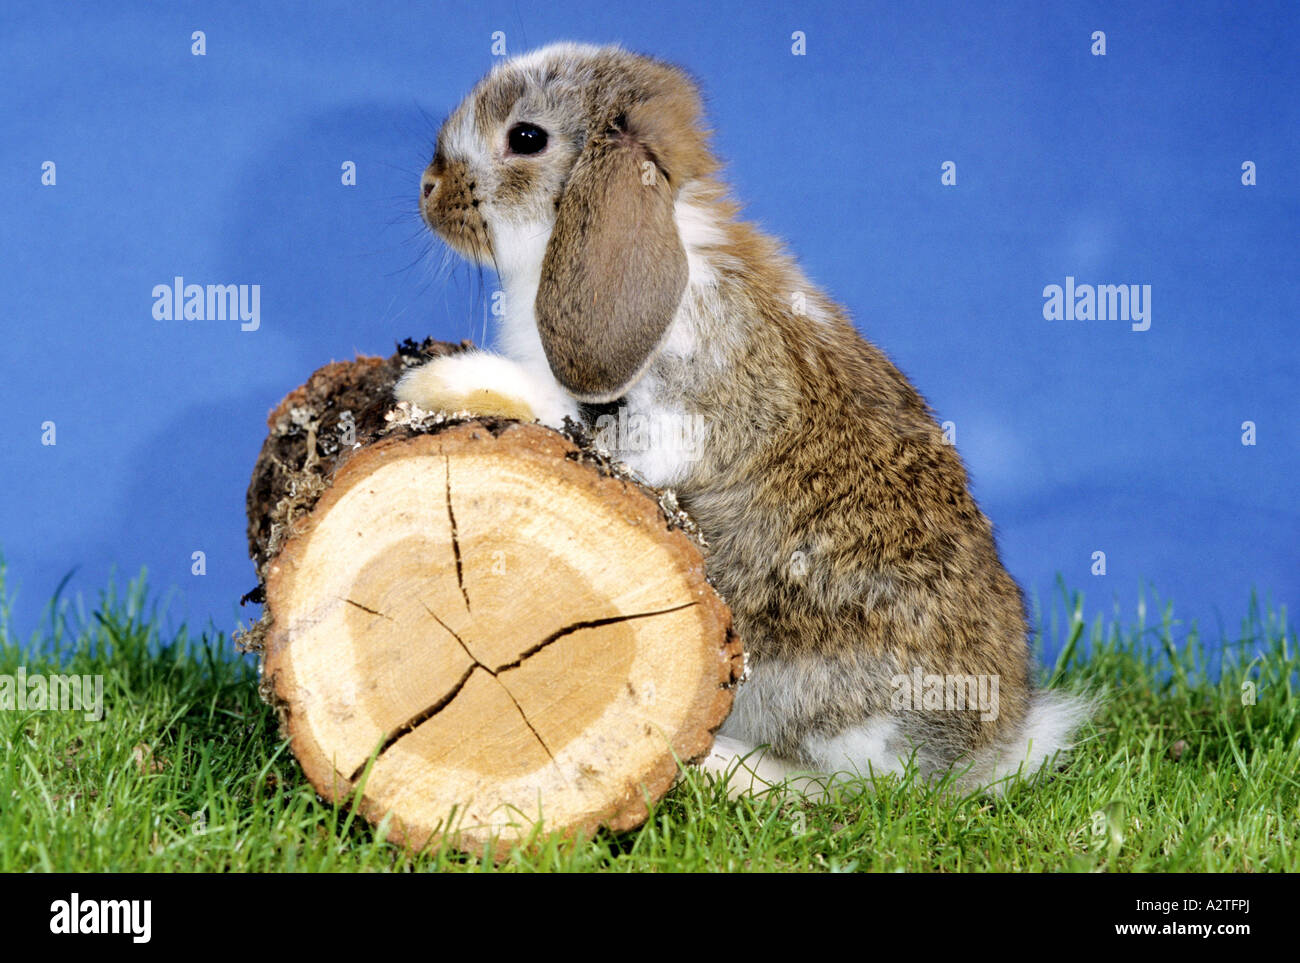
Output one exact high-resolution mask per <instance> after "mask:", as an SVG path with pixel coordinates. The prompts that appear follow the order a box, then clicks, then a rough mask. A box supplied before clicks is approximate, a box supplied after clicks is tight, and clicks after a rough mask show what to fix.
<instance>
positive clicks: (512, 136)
mask: <svg viewBox="0 0 1300 963" xmlns="http://www.w3.org/2000/svg"><path fill="white" fill-rule="evenodd" d="M506 141H507V143H509V144H510V151H511V153H514V154H536V153H537V152H538V151H541V150H543V149H545V147H546V131H544V130H542V129H541V128H540V127H538V126H537V125H536V124H515V126H513V127H511V128H510V133H508V134H507V135H506Z"/></svg>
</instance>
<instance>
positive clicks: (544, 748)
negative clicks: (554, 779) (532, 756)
mask: <svg viewBox="0 0 1300 963" xmlns="http://www.w3.org/2000/svg"><path fill="white" fill-rule="evenodd" d="M420 604H421V605H422V606H424V610H425V611H426V612H428V613H429V615H430V616H431V617H432V618H433V620H434V621H435V622H437V623H438V624H439V625H441V626H442V627H443V628H444V629H446V630H447V631H448V632H449V633H450V634H451V637H452V638H453V639H455V640H456V641H457V642H459V643H460V647H461V648H462V649H464V650H465V654H466V655H467V656H469V657H470V659H472V660H473V662H474V665H476V666H477V667H478V668H480V669H482V670H483V671H485V672H486V673H487V674H488V675H490V676H492V678H493V679H495V680H496V683H497V685H499V686H501V690H502V691H503V692H504V693H505V694H506V695H507V696H508V697H509V699H510V701H511V702H512V703H514V706H515V710H516V711H517V712H518V713H519V718H521V719H523V720H524V725H526V726H527V727H528V731H529V732H531V733H532V734H533V735H534V736H535V737H536V739H537V744H538V745H540V746H541V747H542V751H543V752H545V753H546V757H547V758H548V759H550V760H551V762H552V764H554V766H555V768H556V769H557V770H559V772H560V775H561V776H563V775H564V770H563V769H560V764H559V763H558V762H556V761H555V753H553V752H551V747H550V746H548V745H547V744H546V740H545V739H543V738H542V734H541V733H540V732H538V731H537V730H536V729H535V728H534V727H533V724H532V723H531V722H530V721H529V720H528V715H527V713H525V712H524V707H523V706H521V705H520V704H519V700H518V699H516V698H515V694H514V693H513V692H511V691H510V687H509V686H507V685H506V684H505V683H504V682H502V681H501V680H500V679H498V678H497V674H496V673H495V672H493V671H492V668H491V666H487V665H484V664H483V663H482V662H480V661H479V658H478V656H476V655H475V654H474V652H473V650H472V649H471V648H470V647H469V645H468V644H467V643H466V642H465V640H464V639H462V638H461V637H460V633H458V632H457V631H456V630H455V629H453V628H452V627H451V626H450V625H448V624H447V623H446V622H444V621H443V620H442V619H440V618H438V613H437V612H435V611H434V610H433V609H431V608H429V606H428V604H427V603H425V602H421V603H420Z"/></svg>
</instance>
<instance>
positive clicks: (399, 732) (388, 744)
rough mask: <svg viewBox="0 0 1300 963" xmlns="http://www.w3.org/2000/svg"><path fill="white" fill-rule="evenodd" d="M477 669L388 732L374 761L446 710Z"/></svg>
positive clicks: (357, 773) (362, 768)
mask: <svg viewBox="0 0 1300 963" xmlns="http://www.w3.org/2000/svg"><path fill="white" fill-rule="evenodd" d="M479 668H480V666H479V664H478V663H477V662H475V663H474V664H473V665H471V666H470V667H469V668H468V669H466V670H465V674H464V675H462V676H461V677H460V681H459V682H457V683H456V684H455V685H454V686H452V688H451V691H450V692H448V693H447V694H446V695H444V696H443V697H442V698H441V699H439V700H438V701H437V702H435V703H434V704H433V705H431V706H429V708H427V709H425V710H424V711H423V712H419V713H416V714H415V715H413V716H411V718H409V719H407V720H406V721H405V722H403V723H402V724H401V725H400V726H398V727H397V728H396V729H394V730H392V732H390V733H389V734H388V735H387V736H385V737H384V743H383V745H381V746H380V747H379V752H377V753H376V754H375V761H376V762H378V761H379V760H380V758H381V757H382V756H383V755H384V753H386V752H387V751H388V750H389V749H391V748H393V745H394V744H395V743H396V742H397V741H398V740H399V739H401V738H402V737H403V736H407V735H410V734H411V733H412V732H414V731H415V730H416V729H418V728H419V727H420V726H422V725H424V724H425V723H426V722H428V721H429V720H430V719H432V718H433V717H434V716H436V715H437V714H438V713H439V712H441V711H442V710H443V709H445V708H447V706H449V705H451V700H452V699H454V698H456V696H458V695H460V690H461V689H463V688H465V683H466V682H468V681H469V677H470V676H472V675H473V674H474V672H475V671H476V670H477V669H479ZM369 762H370V760H369V759H367V760H365V762H363V763H361V765H359V766H357V768H356V771H355V772H353V773H352V776H351V781H352V782H356V781H357V780H358V779H360V778H361V774H362V773H363V772H365V771H366V765H367V764H368V763H369Z"/></svg>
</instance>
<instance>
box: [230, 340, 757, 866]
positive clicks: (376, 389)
mask: <svg viewBox="0 0 1300 963" xmlns="http://www.w3.org/2000/svg"><path fill="white" fill-rule="evenodd" d="M454 350H459V348H457V347H454V346H451V345H445V344H439V343H436V342H426V343H425V344H424V345H418V346H417V345H412V344H410V343H408V344H407V345H405V346H404V348H403V350H402V351H399V353H398V354H397V355H394V356H393V357H392V358H389V359H386V360H385V359H378V358H358V359H357V360H356V361H354V362H348V363H336V364H332V365H328V366H326V367H325V368H322V369H321V370H320V371H317V372H316V373H315V374H314V375H313V376H312V377H311V379H309V380H308V382H307V383H306V384H305V385H303V386H302V387H301V388H299V389H297V390H296V391H294V392H292V393H290V395H289V396H288V397H286V398H285V400H284V401H283V402H282V403H281V404H280V406H279V407H278V408H276V410H275V411H274V412H272V414H271V416H270V419H269V421H268V427H269V434H268V437H267V440H266V443H265V445H264V446H263V450H262V454H261V456H260V457H259V459H258V463H257V467H256V469H255V470H254V473H253V479H252V483H251V484H250V487H249V494H248V515H249V544H250V551H251V554H252V556H253V558H254V560H255V562H256V563H257V566H258V572H259V577H260V580H261V588H262V590H263V592H264V601H265V605H266V609H265V611H264V614H263V619H262V621H261V623H259V625H258V626H257V627H256V628H255V630H254V632H253V633H252V640H253V641H252V642H251V643H250V647H253V648H257V649H260V651H261V652H262V654H263V693H264V695H265V696H266V697H267V698H268V699H269V700H271V701H272V702H273V703H274V704H275V705H277V707H279V708H280V710H281V713H282V720H283V722H284V726H285V728H286V731H287V733H288V736H289V738H290V740H291V745H292V748H293V751H294V753H295V755H296V756H297V758H298V760H299V762H300V763H301V765H302V768H303V771H304V772H305V773H306V775H307V777H308V779H309V780H310V781H311V782H312V784H313V785H314V786H315V787H316V789H317V791H318V792H320V793H321V795H323V796H324V797H326V798H327V799H331V800H343V799H346V798H349V797H351V796H352V795H353V794H354V793H359V794H360V799H359V803H360V809H361V811H362V812H363V813H365V815H366V816H367V818H369V819H370V820H371V821H372V822H379V821H380V820H383V819H384V818H385V817H388V818H389V819H390V823H389V837H390V838H393V839H396V840H398V841H400V842H402V843H404V844H406V845H408V846H410V847H411V848H414V849H419V848H422V847H424V846H426V845H430V844H437V843H438V842H439V841H441V840H443V839H444V838H445V839H446V840H447V841H448V842H450V843H451V844H452V845H455V846H458V847H460V848H462V849H466V850H469V851H472V852H478V853H483V852H487V853H489V854H491V855H493V856H495V857H498V858H499V857H501V856H503V855H504V854H505V853H506V852H508V850H509V848H510V847H511V846H512V845H516V844H519V843H524V842H527V840H528V839H529V838H530V834H534V833H537V832H538V831H540V832H542V833H551V832H559V833H562V834H565V835H569V836H574V835H579V834H582V835H587V834H590V833H591V832H593V831H595V830H596V829H597V828H598V827H601V826H605V827H609V828H611V829H614V830H621V829H627V828H631V827H633V826H636V825H638V824H639V823H640V822H641V821H643V820H644V819H645V817H646V815H647V807H648V805H649V804H651V803H653V802H654V801H656V800H657V799H659V798H660V797H661V796H662V795H663V794H664V793H665V792H666V791H667V790H668V788H669V787H670V786H671V785H672V783H673V781H674V779H675V777H676V774H677V766H678V760H681V761H691V760H694V759H698V758H700V757H702V756H704V755H705V754H706V753H707V752H708V750H709V748H710V747H711V745H712V733H713V732H714V730H716V729H717V727H718V726H719V725H721V723H722V721H723V719H724V718H725V717H726V714H727V712H728V711H729V710H730V706H731V698H732V696H731V688H732V686H733V685H734V684H735V682H736V681H737V680H738V678H739V676H740V672H741V668H742V658H741V652H740V643H739V640H738V639H737V638H736V636H735V633H734V632H733V631H732V629H731V617H730V613H729V611H728V610H727V608H726V606H725V605H724V604H723V602H722V601H721V600H720V599H719V598H718V596H717V594H716V593H715V592H714V591H713V589H712V588H711V587H710V586H709V584H708V583H707V581H706V580H705V577H704V565H703V561H702V555H701V551H700V548H699V546H698V544H697V542H696V539H695V537H694V536H693V533H692V526H691V524H690V522H689V519H686V518H685V517H684V516H683V515H682V514H681V513H680V512H678V511H676V510H675V507H674V505H673V504H672V503H671V502H670V501H668V500H666V499H665V498H664V497H663V495H662V493H657V492H654V491H653V490H650V489H647V488H645V487H643V486H641V485H639V484H637V483H636V482H635V481H634V480H632V479H631V478H629V477H628V476H627V475H626V473H624V472H621V471H620V470H619V469H618V467H617V466H614V465H611V464H610V463H609V462H608V461H607V460H606V459H604V458H603V457H602V456H601V455H600V454H599V453H596V452H593V451H591V450H590V448H589V447H587V448H584V446H583V442H584V441H585V439H583V438H582V437H581V435H580V432H579V433H575V434H574V435H573V436H566V435H563V434H561V433H559V432H556V431H552V430H550V429H548V428H544V427H542V426H540V425H534V424H523V423H519V422H513V421H501V420H456V419H447V418H444V417H442V416H429V415H428V414H427V413H424V412H420V411H419V410H418V409H417V410H412V409H411V408H410V407H409V406H407V405H401V406H396V407H395V406H394V404H393V402H392V398H391V389H392V385H393V383H394V382H395V381H396V379H397V377H398V376H400V374H401V371H402V370H403V368H404V367H406V366H408V365H410V364H414V363H418V362H420V361H422V360H424V359H425V358H428V357H432V356H436V355H437V354H441V353H446V352H448V351H454ZM345 412H347V414H345Z"/></svg>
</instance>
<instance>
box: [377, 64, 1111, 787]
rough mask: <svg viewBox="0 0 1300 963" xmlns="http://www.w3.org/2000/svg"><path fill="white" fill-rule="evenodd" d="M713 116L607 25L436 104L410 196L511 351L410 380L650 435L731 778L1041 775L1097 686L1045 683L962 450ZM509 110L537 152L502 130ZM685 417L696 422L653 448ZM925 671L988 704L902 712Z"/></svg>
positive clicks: (411, 395)
mask: <svg viewBox="0 0 1300 963" xmlns="http://www.w3.org/2000/svg"><path fill="white" fill-rule="evenodd" d="M701 114H702V110H701V104H700V99H699V95H698V93H697V91H696V87H695V85H694V83H693V82H692V81H691V79H690V78H689V77H688V76H687V75H686V74H685V73H684V72H682V71H681V70H680V69H678V68H676V67H673V66H671V65H669V64H666V63H663V62H660V61H656V60H653V59H650V58H647V57H643V56H640V55H636V54H633V53H630V52H627V51H625V50H622V49H620V48H618V47H594V46H587V45H578V44H556V45H552V46H548V47H545V48H543V49H540V50H537V51H535V52H533V53H530V54H528V55H526V56H523V57H519V58H516V59H513V60H509V61H505V62H502V63H500V64H498V65H497V66H496V67H494V68H493V69H492V71H491V73H490V74H488V76H487V77H485V78H484V79H483V80H482V81H480V82H479V84H478V85H477V86H476V87H475V88H474V89H473V91H472V92H471V93H470V94H469V96H468V97H467V98H466V99H465V100H464V101H463V102H462V103H461V105H460V106H459V107H458V108H457V109H456V110H455V111H454V112H453V113H452V114H451V116H450V117H449V118H448V119H447V121H446V122H445V123H444V125H443V127H442V129H441V131H440V133H439V135H438V140H437V148H436V152H435V155H434V158H433V161H432V163H431V164H430V165H429V168H428V169H427V170H426V171H425V173H424V177H423V181H422V198H421V210H422V213H423V216H424V218H425V220H426V221H427V223H428V224H429V225H430V227H432V228H433V230H434V231H436V232H437V234H438V235H440V236H441V237H442V238H443V239H444V240H445V241H446V242H447V243H448V244H450V245H451V246H452V247H453V248H454V249H455V250H457V251H458V252H460V253H461V254H463V255H464V256H466V257H467V258H470V259H472V260H473V261H476V262H478V263H482V264H488V265H491V266H493V267H494V268H495V269H496V272H497V274H498V276H499V278H500V282H501V285H502V288H503V291H504V298H505V315H504V326H503V328H502V330H501V331H500V338H499V346H500V349H501V355H494V354H488V353H484V352H474V353H469V354H464V355H455V356H451V357H446V358H440V359H437V360H435V361H432V362H430V363H429V364H427V365H425V366H423V367H421V368H418V369H415V370H413V371H411V372H410V373H408V375H407V376H406V377H405V378H404V379H403V381H402V382H401V383H400V384H399V386H398V388H397V391H396V394H397V396H398V398H400V399H402V400H406V401H411V402H414V403H417V404H419V405H420V406H421V407H424V408H426V409H430V410H447V411H460V410H468V411H472V412H475V413H479V414H502V415H507V416H513V417H524V418H528V417H535V418H536V419H537V420H539V421H541V422H543V423H545V424H550V425H554V426H557V427H558V426H561V425H562V423H563V420H564V419H565V418H566V417H568V418H572V419H575V420H577V421H583V420H584V419H585V420H587V422H588V424H591V423H592V420H593V418H594V414H595V413H597V412H600V411H604V412H607V413H608V412H609V411H610V410H611V409H612V408H614V407H617V406H622V407H624V408H625V409H626V410H625V414H628V415H631V416H635V417H636V418H638V419H639V423H640V424H641V425H642V426H643V427H644V428H645V429H646V431H645V433H644V436H645V437H647V438H650V439H659V440H660V443H651V444H644V445H642V444H636V445H632V446H630V447H627V448H623V449H620V450H616V451H614V452H613V454H614V455H615V456H616V457H617V458H619V459H620V460H622V461H624V462H625V463H626V464H627V465H628V466H629V467H631V468H632V469H633V470H635V471H636V472H638V473H639V474H640V475H641V476H642V477H644V479H645V480H646V481H648V482H649V483H650V484H652V485H656V486H660V487H667V488H672V489H674V490H675V491H676V494H677V498H678V500H679V503H680V504H681V505H682V506H683V507H684V508H686V509H687V510H688V511H689V512H690V513H691V515H692V516H693V517H694V518H695V520H696V522H697V523H698V524H699V526H700V528H701V530H702V532H703V533H704V535H705V537H706V539H707V541H708V545H709V554H708V558H707V565H708V573H709V576H710V578H711V580H712V581H713V582H714V584H715V585H716V586H717V588H718V589H719V591H720V592H721V593H722V595H723V597H724V598H725V599H726V600H727V601H728V603H729V604H730V606H731V609H732V612H733V615H734V618H735V624H736V627H737V629H738V631H739V633H740V636H741V638H742V639H743V641H744V644H745V647H746V650H747V652H748V656H749V660H750V662H749V665H750V672H749V677H748V679H747V681H746V682H745V683H744V684H743V685H741V686H740V687H739V689H738V690H737V694H736V702H735V708H734V710H733V712H732V714H731V716H730V717H729V718H728V720H727V722H726V723H725V725H724V726H723V728H722V729H721V730H720V733H719V739H718V744H717V746H716V747H715V750H714V752H713V754H712V755H711V756H710V757H709V759H708V760H706V765H708V766H709V767H710V768H712V769H714V770H717V771H724V770H725V771H727V772H728V773H729V774H730V776H731V779H732V783H731V785H732V788H733V790H735V791H748V790H751V789H760V788H764V787H765V786H766V785H767V784H769V783H773V782H777V781H780V780H782V779H785V778H786V777H787V776H791V775H792V774H795V773H803V772H810V773H814V774H833V773H838V772H849V773H852V774H861V775H863V776H870V775H872V774H877V775H878V774H880V773H882V772H899V771H902V770H903V768H904V766H905V764H906V763H907V761H908V760H909V759H914V760H915V763H916V765H917V767H918V769H919V771H920V772H921V773H922V774H923V775H925V776H936V775H939V774H942V773H944V772H947V771H949V770H950V769H951V770H953V771H955V772H956V773H957V774H958V775H957V782H958V784H959V785H963V786H989V785H991V784H996V783H998V782H999V781H1000V780H1003V779H1004V777H1008V776H1015V775H1028V774H1030V773H1033V772H1035V771H1037V770H1039V769H1040V768H1041V767H1042V766H1043V765H1044V764H1045V763H1047V762H1049V761H1050V760H1051V759H1053V757H1055V756H1056V754H1057V753H1058V752H1060V751H1062V750H1064V749H1066V748H1068V746H1069V744H1070V739H1071V735H1072V733H1073V731H1074V730H1075V728H1076V727H1077V725H1078V724H1079V723H1080V722H1081V721H1082V720H1083V719H1084V718H1086V716H1087V712H1088V707H1087V704H1086V703H1085V702H1084V701H1083V700H1081V699H1078V698H1076V697H1071V696H1067V695H1064V694H1061V693H1057V692H1047V691H1038V690H1036V689H1035V686H1034V684H1033V680H1032V673H1031V658H1030V653H1029V648H1028V642H1027V626H1026V618H1025V612H1024V605H1023V601H1022V598H1021V594H1020V590H1019V588H1018V587H1017V585H1016V583H1015V582H1014V581H1013V580H1012V579H1011V577H1010V576H1009V575H1008V574H1007V572H1006V571H1005V569H1004V568H1003V566H1002V563H1001V561H1000V559H999V557H998V552H997V548H996V546H995V544H994V539H993V532H992V528H991V526H990V524H989V522H988V520H987V519H986V518H985V517H984V515H983V514H982V513H981V512H980V510H979V508H978V507H977V506H976V504H975V502H974V501H973V500H972V498H971V496H970V494H969V492H968V488H967V479H966V473H965V470H964V469H963V467H962V463H961V460H960V459H959V457H958V455H957V452H956V450H955V449H954V448H953V446H952V445H950V444H948V443H946V440H945V438H944V436H943V433H942V431H941V430H940V428H939V426H938V425H937V424H936V423H935V420H934V418H933V416H932V414H931V412H930V410H929V408H928V407H927V405H926V403H925V401H924V400H923V399H922V398H921V397H920V395H919V394H918V393H917V392H916V390H915V389H914V388H913V387H912V386H911V385H910V384H909V383H908V382H907V380H906V379H905V378H904V377H903V375H902V374H901V373H900V372H899V371H898V370H897V369H896V368H895V367H894V366H893V364H891V363H890V361H889V360H888V359H887V358H886V357H885V355H884V354H883V353H881V351H880V350H878V349H877V348H876V347H874V346H873V345H871V344H870V343H868V342H867V341H865V340H863V339H862V337H860V336H859V334H858V333H857V331H856V330H855V329H854V326H853V324H852V323H851V322H850V321H849V319H848V317H847V316H846V314H845V312H844V310H843V309H842V308H840V307H839V306H838V305H836V304H835V303H834V302H832V301H831V300H830V299H829V298H827V297H826V296H825V295H824V294H823V293H822V292H820V291H819V290H818V289H817V288H816V287H815V286H814V285H813V284H811V283H810V282H809V281H808V279H807V278H806V277H804V275H803V274H802V273H801V271H800V269H799V267H798V266H797V265H796V263H795V261H794V260H793V259H792V258H791V257H790V256H789V255H788V254H787V253H786V252H785V251H784V250H783V249H782V248H781V246H780V245H779V244H778V243H777V242H776V241H774V240H773V239H772V238H770V237H768V236H766V235H764V234H762V233H760V232H759V231H758V230H757V229H756V228H755V227H754V226H752V225H751V224H748V223H745V222H742V221H740V220H738V219H737V210H738V209H737V206H736V204H735V203H733V202H732V201H731V200H729V199H728V197H727V196H726V191H725V188H724V187H723V185H722V184H721V183H720V182H719V181H718V180H716V179H715V176H714V175H715V173H716V171H717V169H718V166H719V165H718V162H717V161H716V160H715V159H714V157H713V155H712V153H711V152H710V149H709V146H708V134H707V132H706V131H705V129H704V128H703V126H702V117H701ZM519 124H528V125H535V126H536V127H538V128H541V129H542V130H543V131H545V133H546V146H545V149H543V150H541V151H540V152H537V153H520V152H512V150H511V147H510V144H511V140H510V132H511V130H512V128H515V129H516V132H517V131H518V128H517V127H516V125H519ZM601 406H604V407H601ZM684 423H685V424H689V425H692V426H695V427H696V428H698V431H697V432H696V433H695V434H694V435H692V436H691V440H692V442H693V443H692V444H690V445H683V444H674V443H662V442H663V439H669V440H672V439H677V440H678V441H680V440H681V438H682V437H683V434H682V432H681V430H680V426H681V425H682V424H684ZM660 428H662V429H664V430H663V431H659V430H658V429H660ZM624 440H625V439H624ZM918 670H919V672H918ZM918 675H919V676H921V677H922V678H924V676H926V675H932V676H940V677H953V676H959V677H963V678H967V679H971V678H980V679H990V678H991V679H995V680H996V684H997V690H996V691H997V696H998V699H997V703H998V704H997V706H996V711H995V713H993V714H994V715H995V718H987V716H989V715H990V713H989V712H978V711H972V710H970V709H966V710H962V709H954V708H952V707H951V706H949V707H948V708H928V709H927V708H923V706H924V703H923V700H922V693H921V692H920V691H915V692H912V693H911V695H913V696H914V697H915V701H914V702H913V703H912V705H911V706H910V707H907V706H906V704H905V703H903V704H902V705H903V707H902V708H900V703H899V702H898V701H897V700H898V698H899V696H900V685H903V684H904V683H901V682H900V680H907V682H906V683H905V685H908V686H911V685H912V681H913V680H915V679H916V678H917V676H918ZM759 747H761V748H759ZM740 759H743V760H744V765H742V766H740V767H739V768H737V766H736V761H737V760H740Z"/></svg>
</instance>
